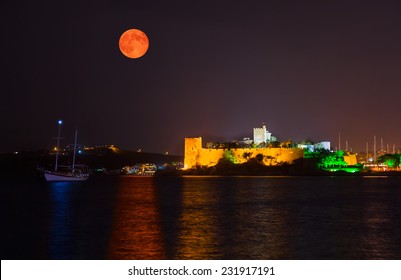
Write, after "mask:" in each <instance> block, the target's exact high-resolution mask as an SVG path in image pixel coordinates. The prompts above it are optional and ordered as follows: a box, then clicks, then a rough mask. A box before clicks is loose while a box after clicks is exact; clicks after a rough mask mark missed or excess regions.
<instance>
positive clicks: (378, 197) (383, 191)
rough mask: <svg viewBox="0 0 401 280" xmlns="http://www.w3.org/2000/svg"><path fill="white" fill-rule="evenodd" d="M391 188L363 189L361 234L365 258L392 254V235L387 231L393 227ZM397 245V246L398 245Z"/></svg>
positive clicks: (377, 257) (388, 256) (379, 257)
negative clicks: (362, 231) (362, 224)
mask: <svg viewBox="0 0 401 280" xmlns="http://www.w3.org/2000/svg"><path fill="white" fill-rule="evenodd" d="M391 191H392V189H391V188H386V187H385V188H383V187H380V189H378V188H377V187H373V188H368V189H366V190H365V205H364V206H365V207H364V213H363V222H364V226H365V233H364V234H363V236H362V242H363V252H364V255H365V257H366V258H367V259H388V258H394V257H396V256H395V255H393V252H394V249H397V248H394V246H393V245H392V244H393V238H394V237H393V236H389V234H388V233H389V231H390V232H391V229H392V228H393V225H392V223H391V220H393V217H392V216H391V215H392V214H393V213H394V211H392V210H391V199H390V200H389V198H391V197H392V194H391ZM398 247H399V246H398Z"/></svg>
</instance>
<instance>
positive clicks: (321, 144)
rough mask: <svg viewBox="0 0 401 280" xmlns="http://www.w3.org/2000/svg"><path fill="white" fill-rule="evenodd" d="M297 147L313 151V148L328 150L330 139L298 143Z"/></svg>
mask: <svg viewBox="0 0 401 280" xmlns="http://www.w3.org/2000/svg"><path fill="white" fill-rule="evenodd" d="M297 147H298V148H300V149H305V150H308V151H309V152H312V153H313V152H314V151H315V150H328V151H329V150H330V141H322V142H319V143H315V144H298V145H297Z"/></svg>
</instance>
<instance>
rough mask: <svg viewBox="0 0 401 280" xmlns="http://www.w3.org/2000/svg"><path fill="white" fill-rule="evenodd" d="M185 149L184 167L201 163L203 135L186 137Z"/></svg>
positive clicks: (187, 167) (188, 167) (191, 166)
mask: <svg viewBox="0 0 401 280" xmlns="http://www.w3.org/2000/svg"><path fill="white" fill-rule="evenodd" d="M184 149H185V150H184V169H190V168H193V167H195V166H197V165H199V158H200V153H201V150H202V137H194V138H185V144H184Z"/></svg>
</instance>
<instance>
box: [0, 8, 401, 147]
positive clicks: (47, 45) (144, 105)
mask: <svg viewBox="0 0 401 280" xmlns="http://www.w3.org/2000/svg"><path fill="white" fill-rule="evenodd" d="M0 21H1V27H0V28H1V66H2V67H1V68H2V72H1V93H2V98H1V100H2V102H1V113H0V114H1V115H0V117H1V118H0V129H1V134H0V135H1V139H0V144H1V146H0V152H7V151H14V150H22V149H26V150H31V149H39V148H49V147H51V146H53V145H54V144H55V140H54V139H52V137H55V136H56V134H57V119H59V118H62V119H63V120H64V122H65V125H64V126H63V128H62V134H63V137H64V138H65V140H64V144H68V143H72V142H73V136H74V130H75V129H78V131H79V142H80V143H82V144H84V145H102V144H114V145H117V146H119V147H121V148H123V149H130V150H136V149H138V148H141V149H142V151H148V152H166V151H168V152H169V153H170V154H182V153H183V143H184V137H191V136H202V137H203V138H204V141H205V142H206V141H208V140H215V141H222V140H226V141H231V140H233V139H240V138H242V137H252V133H253V128H254V127H260V126H261V125H262V123H265V124H266V125H267V127H268V129H269V131H270V132H272V134H273V135H275V136H277V137H278V138H279V140H287V139H293V140H295V141H300V140H303V139H306V138H312V139H313V140H315V141H319V140H329V141H331V142H332V146H334V147H335V146H337V145H338V133H339V131H341V139H342V140H343V143H342V144H341V145H342V147H344V146H345V140H348V143H349V146H351V147H353V150H354V151H364V149H365V145H366V142H369V145H371V146H373V136H374V135H376V136H377V139H378V143H379V142H380V138H383V141H384V144H385V145H387V144H389V145H390V146H391V147H392V145H393V144H396V146H397V147H400V146H401V128H400V123H401V122H400V119H401V112H400V105H401V4H400V2H399V1H366V0H365V1H341V0H337V1H285V0H280V1H279V0H274V1H269V0H264V1H252V0H250V1H236V0H231V1H226V0H222V1H217V0H213V1H210V0H202V1H198V0H195V1H187V0H186V1H176V0H170V1H151V0H149V1H127V0H126V1H115V0H114V1H104V0H96V1H6V3H3V2H2V4H1V19H0ZM130 28H137V29H141V30H142V31H144V32H145V33H146V34H147V36H148V37H149V40H150V47H149V50H148V52H147V53H146V55H145V56H143V57H142V58H140V59H128V58H126V57H125V56H123V55H122V54H121V52H120V51H119V48H118V40H119V37H120V36H121V34H122V33H123V32H124V31H125V30H127V29H130Z"/></svg>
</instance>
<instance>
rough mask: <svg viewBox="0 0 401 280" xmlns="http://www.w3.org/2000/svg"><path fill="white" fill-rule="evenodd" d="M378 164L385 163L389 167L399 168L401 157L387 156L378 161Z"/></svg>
mask: <svg viewBox="0 0 401 280" xmlns="http://www.w3.org/2000/svg"><path fill="white" fill-rule="evenodd" d="M377 162H379V163H384V164H386V165H387V166H388V167H393V168H394V167H398V166H399V165H400V157H399V155H392V154H385V155H382V156H381V157H379V158H378V159H377Z"/></svg>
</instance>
